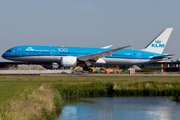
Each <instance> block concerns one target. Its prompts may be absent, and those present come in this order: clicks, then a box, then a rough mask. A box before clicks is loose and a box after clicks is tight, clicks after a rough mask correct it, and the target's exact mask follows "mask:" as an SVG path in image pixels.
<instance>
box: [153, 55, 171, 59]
mask: <svg viewBox="0 0 180 120" xmlns="http://www.w3.org/2000/svg"><path fill="white" fill-rule="evenodd" d="M173 55H174V54H168V55H162V56H155V57H152V58H151V59H161V58H164V57H166V56H173Z"/></svg>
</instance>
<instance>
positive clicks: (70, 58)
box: [61, 56, 77, 67]
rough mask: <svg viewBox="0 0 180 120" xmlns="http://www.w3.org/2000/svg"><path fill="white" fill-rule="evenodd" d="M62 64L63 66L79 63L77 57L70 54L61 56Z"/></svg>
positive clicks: (73, 65) (74, 65)
mask: <svg viewBox="0 0 180 120" xmlns="http://www.w3.org/2000/svg"><path fill="white" fill-rule="evenodd" d="M61 65H62V66H63V67H76V65H77V57H73V56H68V57H62V58H61Z"/></svg>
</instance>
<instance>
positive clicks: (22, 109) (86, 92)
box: [0, 75, 180, 120]
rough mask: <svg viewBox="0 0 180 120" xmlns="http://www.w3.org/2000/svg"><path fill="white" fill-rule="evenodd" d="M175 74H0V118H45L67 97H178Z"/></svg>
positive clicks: (53, 114) (57, 111)
mask: <svg viewBox="0 0 180 120" xmlns="http://www.w3.org/2000/svg"><path fill="white" fill-rule="evenodd" d="M179 91H180V77H178V76H168V77H167V76H38V75H1V76H0V119H3V120H9V119H18V120H24V119H42V120H43V119H44V120H46V119H48V120H51V119H52V120H53V119H56V117H57V116H58V115H59V114H60V111H61V108H62V106H63V103H64V100H63V98H64V97H69V96H107V95H115V96H132V95H133V96H178V95H180V92H179Z"/></svg>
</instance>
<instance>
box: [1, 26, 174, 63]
mask: <svg viewBox="0 0 180 120" xmlns="http://www.w3.org/2000/svg"><path fill="white" fill-rule="evenodd" d="M172 30H173V28H166V29H165V30H164V31H163V32H162V33H160V34H159V35H158V36H157V37H156V38H155V39H154V40H153V41H152V42H150V43H149V44H148V45H147V46H146V47H145V48H144V49H141V50H135V49H125V48H127V47H130V45H128V46H124V47H119V48H116V49H110V47H111V46H112V45H109V46H105V47H102V48H86V47H63V46H34V45H25V46H17V47H13V48H10V49H8V50H7V51H6V52H5V53H4V54H3V55H2V57H3V58H4V59H7V60H12V61H24V62H52V63H54V62H55V63H58V64H61V66H63V67H76V66H77V64H79V63H84V64H86V66H91V65H94V64H101V65H102V64H107V65H112V64H113V65H137V64H148V63H154V62H157V61H161V60H166V59H171V58H172V57H171V56H172V55H173V54H163V50H164V48H165V46H166V43H167V41H168V39H169V37H170V34H171V32H172Z"/></svg>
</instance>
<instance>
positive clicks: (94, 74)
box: [40, 74, 180, 76]
mask: <svg viewBox="0 0 180 120" xmlns="http://www.w3.org/2000/svg"><path fill="white" fill-rule="evenodd" d="M40 76H180V74H40Z"/></svg>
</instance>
